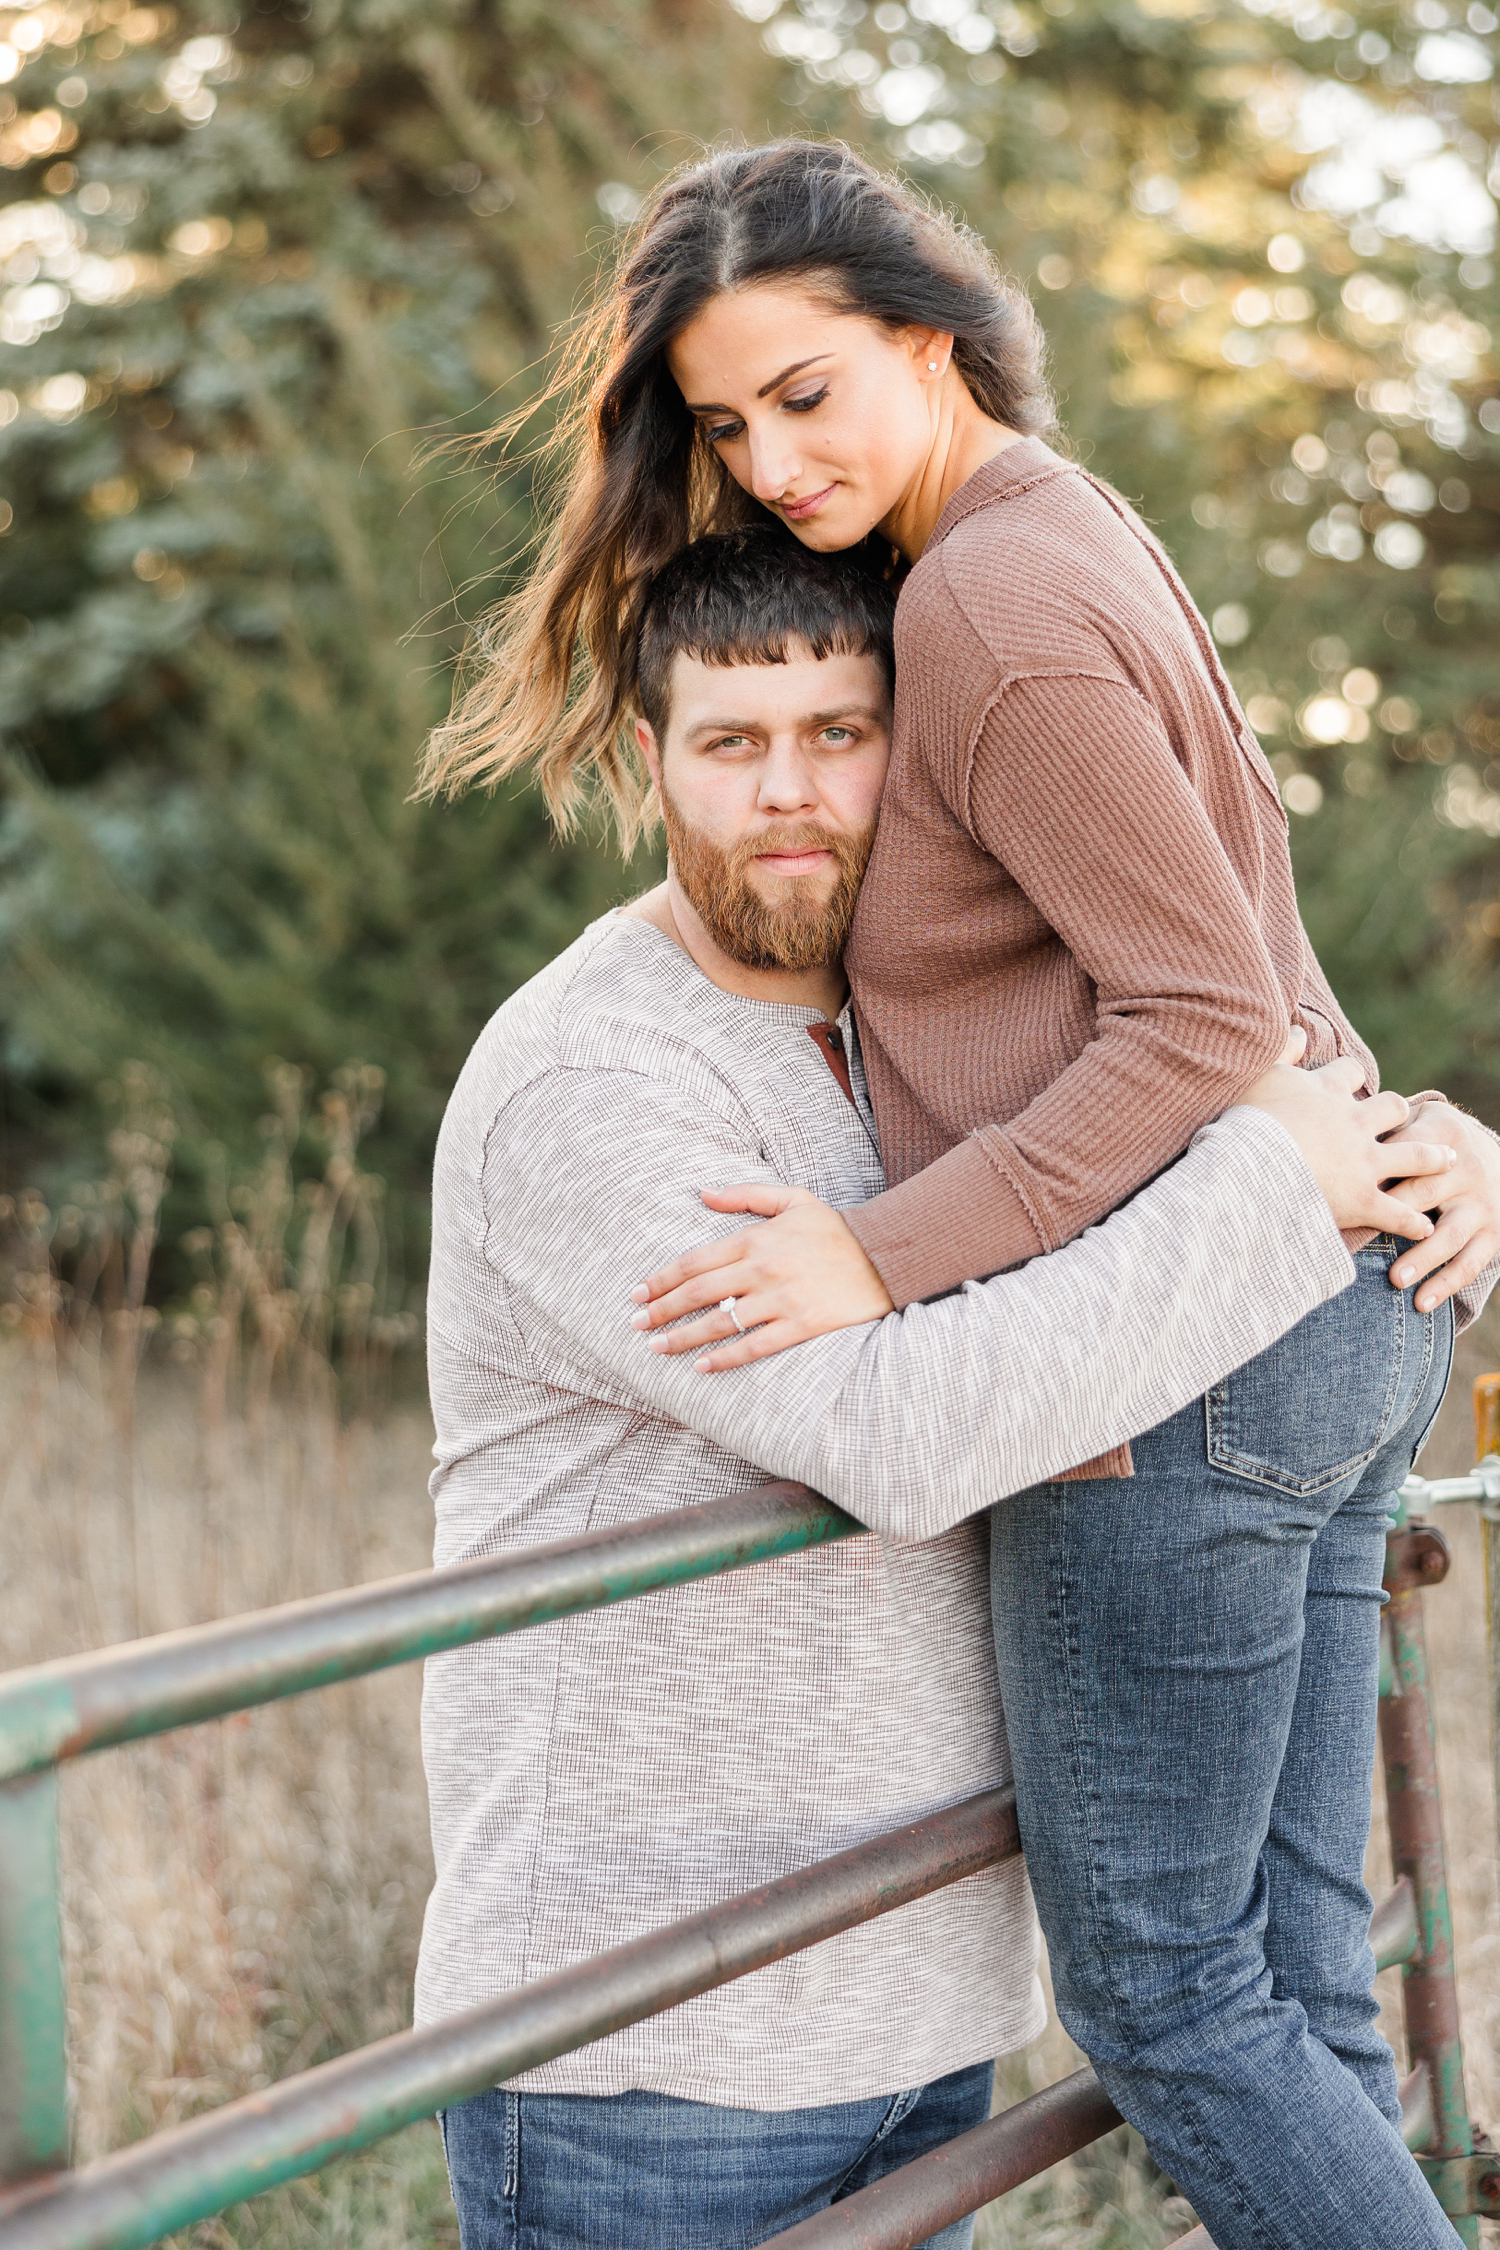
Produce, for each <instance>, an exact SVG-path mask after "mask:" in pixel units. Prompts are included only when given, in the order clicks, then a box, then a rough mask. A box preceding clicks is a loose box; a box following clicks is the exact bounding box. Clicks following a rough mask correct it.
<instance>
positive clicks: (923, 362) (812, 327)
mask: <svg viewBox="0 0 1500 2250" xmlns="http://www.w3.org/2000/svg"><path fill="white" fill-rule="evenodd" d="M952 349H953V339H952V338H951V336H940V335H937V334H935V333H934V332H933V331H931V330H929V329H915V328H912V329H902V330H891V329H888V328H884V327H882V326H881V325H880V323H879V322H878V321H873V320H867V319H865V318H864V317H863V316H862V315H861V314H857V313H840V312H835V311H833V310H832V308H831V307H830V306H829V305H828V304H826V303H825V302H824V301H823V300H822V299H821V298H819V297H818V296H816V295H815V294H814V293H813V292H812V291H811V290H808V289H805V288H802V287H799V286H795V285H787V286H785V287H778V286H772V285H770V284H767V285H766V286H764V287H759V288H753V289H742V290H734V291H729V292H726V293H725V294H724V295H723V296H721V297H715V298H714V299H713V301H712V303H710V304H709V305H707V306H705V308H704V310H703V311H702V312H701V313H699V314H698V316H697V318H696V319H695V320H692V321H690V322H689V323H688V325H687V327H686V328H684V329H683V330H682V332H681V334H680V335H678V336H676V337H674V339H673V341H672V343H671V345H670V346H669V347H668V351H667V364H668V366H669V367H670V369H671V371H672V375H673V378H674V380H675V381H676V383H677V386H678V388H679V390H680V391H681V392H682V395H683V398H684V399H685V400H686V402H687V407H688V411H689V412H690V413H691V414H692V415H693V417H694V419H695V420H696V421H697V423H698V425H699V427H700V428H701V429H702V431H703V432H704V434H705V436H706V437H707V439H708V441H709V443H710V444H711V445H712V447H713V449H714V451H715V452H716V453H717V454H718V456H719V459H720V460H721V461H722V462H723V464H724V466H725V468H726V469H727V470H728V471H729V473H730V475H731V476H732V477H733V478H734V480H735V482H736V483H737V484H741V485H743V486H744V488H745V490H746V491H747V492H750V493H753V494H754V496H755V498H756V499H757V500H759V501H760V503H761V505H762V506H763V507H765V508H768V509H769V510H770V512H771V514H772V515H774V516H779V517H780V518H781V520H782V522H783V523H785V524H787V525H789V526H790V528H791V529H792V530H793V531H794V532H795V533H796V534H797V537H798V538H799V539H800V540H801V541H802V544H803V545H804V546H805V547H815V548H817V549H819V550H820V551H821V552H823V553H829V552H832V551H833V550H835V549H837V548H841V547H852V546H854V545H855V544H856V543H857V542H858V541H859V540H861V539H863V538H864V537H865V536H866V534H867V533H869V532H871V531H873V530H874V529H875V528H876V526H877V525H886V524H887V523H888V520H889V519H891V518H892V517H893V516H894V515H895V513H896V511H897V509H898V508H899V507H900V504H901V502H902V500H903V498H904V497H905V496H906V494H907V493H908V492H909V491H910V490H911V489H912V488H913V487H914V486H915V485H916V484H918V483H919V482H920V480H921V477H922V472H923V469H924V466H925V465H926V463H927V460H928V457H929V455H930V454H931V452H932V449H933V444H934V439H935V437H936V433H937V429H938V414H939V399H940V395H941V391H942V378H943V372H944V370H945V369H946V367H947V365H948V361H949V358H950V356H951V354H952ZM929 363H932V364H929Z"/></svg>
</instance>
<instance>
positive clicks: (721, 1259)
mask: <svg viewBox="0 0 1500 2250" xmlns="http://www.w3.org/2000/svg"><path fill="white" fill-rule="evenodd" d="M757 1232H758V1229H756V1228H754V1227H746V1228H745V1229H744V1230H743V1232H741V1233H739V1234H725V1235H720V1237H719V1239H718V1241H717V1242H704V1243H700V1244H699V1246H698V1248H697V1249H696V1250H685V1251H684V1252H683V1254H682V1256H681V1257H680V1258H674V1259H673V1260H672V1262H671V1264H670V1265H668V1266H662V1267H661V1268H660V1269H659V1271H658V1272H656V1273H653V1274H648V1275H647V1277H646V1279H645V1280H644V1281H641V1282H637V1284H636V1286H635V1288H634V1289H632V1290H631V1292H630V1297H631V1302H632V1303H633V1304H637V1305H650V1306H651V1308H652V1310H653V1311H657V1310H658V1309H659V1303H660V1300H661V1299H663V1298H665V1297H667V1296H669V1295H670V1294H671V1293H672V1291H673V1290H676V1289H681V1288H682V1287H683V1285H684V1284H685V1283H687V1282H691V1281H696V1280H697V1279H699V1277H700V1276H702V1275H703V1274H706V1273H709V1274H717V1273H719V1272H721V1270H722V1269H723V1268H725V1267H728V1266H734V1265H738V1263H739V1261H740V1259H741V1258H742V1257H743V1256H744V1254H745V1252H746V1250H747V1249H748V1247H749V1245H750V1244H751V1243H752V1242H753V1241H754V1240H755V1236H756V1233H757ZM728 1294H729V1280H728V1278H727V1276H726V1278H725V1281H724V1286H723V1288H722V1289H720V1290H719V1291H718V1295H719V1296H721V1297H725V1296H727V1295H728ZM709 1302H710V1299H709V1298H707V1297H699V1299H698V1303H699V1304H708V1303H709ZM691 1309H692V1308H691V1307H688V1306H682V1307H680V1308H679V1310H682V1311H689V1310H691ZM676 1317H677V1315H676V1314H675V1313H662V1314H661V1315H660V1318H661V1319H663V1320H675V1319H676ZM641 1325H643V1326H656V1325H658V1323H657V1322H646V1323H642V1324H641Z"/></svg>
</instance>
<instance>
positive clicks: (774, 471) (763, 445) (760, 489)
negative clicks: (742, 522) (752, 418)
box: [750, 430, 802, 501]
mask: <svg viewBox="0 0 1500 2250" xmlns="http://www.w3.org/2000/svg"><path fill="white" fill-rule="evenodd" d="M801 472H802V463H801V461H800V459H799V458H798V456H797V454H796V453H795V452H794V451H793V450H792V448H791V447H790V446H788V445H787V443H786V441H785V439H784V438H783V437H780V436H779V435H778V434H776V433H775V432H772V431H769V430H767V431H762V432H756V431H753V430H752V431H751V433H750V489H751V491H752V492H753V493H754V495H755V497H756V499H757V500H767V501H769V500H779V499H780V498H781V496H782V494H783V493H784V492H789V491H791V489H792V488H793V486H794V485H795V484H796V482H797V479H798V477H799V476H800V474H801Z"/></svg>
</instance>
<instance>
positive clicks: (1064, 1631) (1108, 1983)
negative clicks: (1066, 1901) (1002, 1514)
mask: <svg viewBox="0 0 1500 2250" xmlns="http://www.w3.org/2000/svg"><path fill="white" fill-rule="evenodd" d="M1070 1504H1071V1505H1075V1506H1076V1504H1077V1503H1076V1501H1075V1500H1074V1498H1073V1493H1072V1488H1071V1487H1069V1486H1067V1485H1064V1486H1062V1487H1061V1488H1060V1495H1059V1498H1058V1500H1057V1504H1056V1513H1055V1514H1054V1516H1053V1519H1052V1522H1053V1549H1054V1551H1053V1557H1052V1565H1051V1568H1050V1569H1049V1570H1048V1573H1047V1576H1048V1580H1049V1583H1050V1585H1051V1586H1052V1587H1053V1588H1054V1589H1055V1596H1056V1598H1055V1602H1054V1603H1053V1604H1052V1607H1053V1615H1054V1618H1055V1620H1056V1628H1055V1629H1056V1630H1057V1631H1058V1632H1059V1635H1060V1638H1061V1642H1062V1648H1063V1653H1064V1658H1065V1661H1066V1672H1065V1675H1064V1676H1065V1678H1066V1680H1067V1683H1068V1758H1069V1762H1070V1764H1071V1765H1072V1768H1073V1787H1074V1790H1075V1793H1076V1795H1077V1800H1078V1803H1079V1805H1080V1806H1081V1807H1082V1808H1084V1810H1085V1812H1086V1815H1087V1819H1088V1842H1087V1855H1086V1867H1087V1889H1088V1913H1089V1927H1090V1932H1091V1935H1092V1938H1093V1946H1094V1955H1095V1959H1096V1962H1098V1963H1100V1964H1102V1967H1103V1973H1104V1983H1105V1988H1106V1989H1107V1991H1108V1993H1109V1996H1110V2000H1111V2003H1112V2004H1113V2005H1114V2006H1115V2007H1116V2008H1118V2007H1120V2006H1122V2005H1123V2002H1124V1993H1123V1990H1122V1988H1121V1986H1120V1985H1119V1983H1118V1982H1117V1981H1116V1977H1115V1971H1114V1953H1113V1950H1112V1948H1111V1947H1109V1946H1108V1945H1106V1944H1105V1942H1104V1925H1103V1914H1102V1909H1101V1906H1100V1900H1099V1877H1098V1863H1099V1792H1098V1787H1097V1784H1096V1783H1095V1782H1094V1781H1093V1780H1091V1779H1089V1778H1087V1776H1086V1773H1085V1764H1086V1761H1085V1759H1084V1755H1083V1743H1082V1721H1081V1713H1080V1692H1081V1683H1080V1678H1079V1669H1078V1655H1079V1650H1078V1644H1077V1642H1076V1640H1075V1637H1074V1632H1073V1628H1072V1624H1071V1622H1070V1618H1069V1610H1070V1607H1071V1606H1072V1605H1071V1604H1070V1600H1069V1597H1070V1594H1071V1588H1070V1586H1069V1585H1068V1583H1067V1581H1066V1578H1065V1575H1064V1572H1063V1570H1062V1568H1061V1565H1060V1560H1059V1556H1058V1548H1059V1546H1060V1544H1061V1531H1062V1519H1063V1516H1064V1515H1065V1513H1066V1511H1067V1509H1068V1507H1069V1505H1070ZM1021 1841H1022V1848H1023V1849H1024V1847H1025V1838H1024V1837H1023V1838H1022V1840H1021Z"/></svg>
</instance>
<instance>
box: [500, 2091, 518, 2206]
mask: <svg viewBox="0 0 1500 2250" xmlns="http://www.w3.org/2000/svg"><path fill="white" fill-rule="evenodd" d="M500 2098H501V2100H502V2101H503V2102H504V2104H505V2179H504V2183H503V2186H502V2190H501V2192H502V2194H503V2196H504V2198H505V2201H506V2202H507V2203H514V2202H515V2201H516V2198H517V2197H518V2195H519V2194H520V2192H521V2097H520V2095H519V2094H502V2096H501V2097H500Z"/></svg>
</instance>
